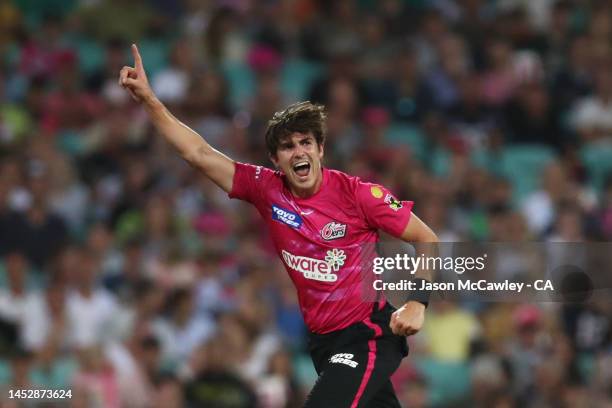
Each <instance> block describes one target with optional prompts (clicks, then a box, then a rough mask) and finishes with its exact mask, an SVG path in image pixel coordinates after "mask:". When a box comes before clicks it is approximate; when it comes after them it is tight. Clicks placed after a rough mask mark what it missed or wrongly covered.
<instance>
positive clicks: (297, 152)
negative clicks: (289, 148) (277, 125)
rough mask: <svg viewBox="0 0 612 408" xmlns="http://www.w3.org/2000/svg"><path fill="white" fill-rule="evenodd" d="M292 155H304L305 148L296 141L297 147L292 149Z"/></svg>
mask: <svg viewBox="0 0 612 408" xmlns="http://www.w3.org/2000/svg"><path fill="white" fill-rule="evenodd" d="M293 156H294V157H304V156H306V148H305V147H304V146H302V145H300V144H299V143H298V145H297V147H296V148H295V150H294V151H293Z"/></svg>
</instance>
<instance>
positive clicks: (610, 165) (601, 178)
mask: <svg viewBox="0 0 612 408" xmlns="http://www.w3.org/2000/svg"><path fill="white" fill-rule="evenodd" d="M580 157H581V159H582V163H584V165H585V166H586V168H587V173H588V175H589V182H590V184H591V186H592V187H593V188H595V189H596V190H601V189H602V188H603V187H604V183H605V182H606V178H608V177H610V176H612V145H601V144H590V145H586V146H584V147H583V148H582V149H581V150H580Z"/></svg>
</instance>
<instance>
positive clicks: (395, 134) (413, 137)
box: [385, 122, 426, 161]
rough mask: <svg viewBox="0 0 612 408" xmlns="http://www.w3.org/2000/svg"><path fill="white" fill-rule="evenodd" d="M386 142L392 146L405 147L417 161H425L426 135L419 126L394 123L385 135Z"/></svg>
mask: <svg viewBox="0 0 612 408" xmlns="http://www.w3.org/2000/svg"><path fill="white" fill-rule="evenodd" d="M385 140H386V141H387V142H389V143H390V144H392V145H405V146H407V147H409V148H410V150H411V151H412V152H413V154H414V156H415V157H416V158H417V159H419V160H420V161H424V160H425V150H426V141H425V135H424V134H423V132H422V131H421V129H420V128H419V127H418V126H415V125H410V124H405V123H399V122H393V123H391V124H390V125H389V128H388V129H387V132H386V133H385Z"/></svg>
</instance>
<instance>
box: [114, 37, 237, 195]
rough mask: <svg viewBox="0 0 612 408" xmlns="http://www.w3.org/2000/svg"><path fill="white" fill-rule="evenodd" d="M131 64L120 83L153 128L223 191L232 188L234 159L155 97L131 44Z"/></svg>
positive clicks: (121, 75) (124, 71)
mask: <svg viewBox="0 0 612 408" xmlns="http://www.w3.org/2000/svg"><path fill="white" fill-rule="evenodd" d="M132 54H133V55H134V67H128V66H125V67H123V68H122V69H121V72H120V74H119V85H121V86H122V87H123V88H125V89H126V90H127V91H128V92H129V94H130V95H131V96H132V98H133V99H134V100H135V101H137V102H138V103H140V104H142V105H143V106H144V108H145V109H146V111H147V112H148V113H149V117H150V118H151V121H152V122H153V125H154V126H155V128H156V129H157V130H158V131H159V133H161V134H162V135H163V136H164V138H165V139H166V140H167V141H168V142H170V144H172V146H174V148H175V149H176V150H177V151H178V152H179V154H180V155H181V156H182V157H183V159H185V160H186V161H187V162H188V163H189V164H190V165H191V166H193V167H195V168H197V169H199V170H200V171H202V173H204V174H205V175H206V176H207V177H208V178H209V179H211V180H212V181H213V182H214V183H215V184H217V185H218V186H219V187H221V188H222V189H223V190H225V191H226V192H229V191H230V190H231V189H232V183H233V179H234V172H235V164H234V161H233V160H231V159H230V158H229V157H227V156H226V155H224V154H223V153H221V152H219V151H218V150H215V149H214V148H213V147H212V146H210V145H209V144H208V143H207V142H206V140H204V138H203V137H202V136H200V135H199V134H198V133H196V132H195V131H194V130H192V129H190V128H189V127H188V126H187V125H185V124H184V123H182V122H181V121H180V120H178V119H177V118H176V117H174V115H172V113H170V111H169V110H168V109H166V107H165V106H164V104H163V103H161V101H160V100H159V99H157V97H156V96H155V93H154V92H153V90H152V89H151V87H150V86H149V81H148V79H147V74H146V73H145V70H144V66H143V64H142V58H141V57H140V53H139V52H138V47H136V45H135V44H132Z"/></svg>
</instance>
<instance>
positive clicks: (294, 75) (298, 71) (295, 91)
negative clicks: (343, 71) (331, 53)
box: [281, 59, 323, 101]
mask: <svg viewBox="0 0 612 408" xmlns="http://www.w3.org/2000/svg"><path fill="white" fill-rule="evenodd" d="M322 72H323V68H322V67H321V65H319V64H315V63H312V62H307V61H304V60H299V59H293V60H288V61H286V62H285V63H284V64H283V69H282V73H281V76H282V78H281V87H282V90H283V94H284V95H285V96H286V97H287V98H288V99H289V100H295V101H301V100H304V99H306V98H307V97H308V90H309V89H310V85H311V84H312V82H313V81H314V80H315V79H317V78H318V77H319V76H320V75H321V73H322Z"/></svg>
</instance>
